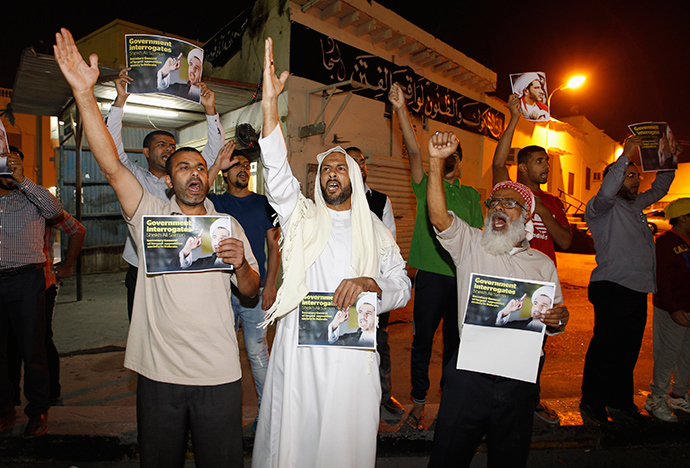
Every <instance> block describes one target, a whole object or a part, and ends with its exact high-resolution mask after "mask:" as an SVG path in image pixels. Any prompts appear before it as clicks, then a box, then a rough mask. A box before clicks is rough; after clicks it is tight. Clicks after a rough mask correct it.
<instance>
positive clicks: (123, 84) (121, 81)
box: [113, 68, 133, 107]
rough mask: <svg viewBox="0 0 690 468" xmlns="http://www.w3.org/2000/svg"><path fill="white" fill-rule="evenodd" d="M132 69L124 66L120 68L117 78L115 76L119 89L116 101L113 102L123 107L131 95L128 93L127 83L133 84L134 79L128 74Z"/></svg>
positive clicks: (117, 88) (116, 87)
mask: <svg viewBox="0 0 690 468" xmlns="http://www.w3.org/2000/svg"><path fill="white" fill-rule="evenodd" d="M130 70H131V68H123V69H122V70H120V73H119V74H118V75H117V78H115V89H116V90H117V98H115V102H114V103H113V105H114V106H115V107H123V106H124V105H125V101H126V100H127V98H128V97H129V94H127V85H128V84H131V83H132V81H133V80H132V78H131V77H130V76H129V75H128V74H127V72H128V71H130Z"/></svg>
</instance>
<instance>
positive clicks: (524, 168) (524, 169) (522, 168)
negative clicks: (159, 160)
mask: <svg viewBox="0 0 690 468" xmlns="http://www.w3.org/2000/svg"><path fill="white" fill-rule="evenodd" d="M147 157H148V156H147ZM518 172H520V174H522V175H523V176H524V175H526V174H527V164H525V163H520V164H518Z"/></svg>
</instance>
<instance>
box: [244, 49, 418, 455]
mask: <svg viewBox="0 0 690 468" xmlns="http://www.w3.org/2000/svg"><path fill="white" fill-rule="evenodd" d="M287 77H288V73H287V72H283V74H282V75H281V76H280V77H277V76H276V75H275V67H274V65H273V51H272V40H271V39H270V38H269V39H267V40H266V57H265V67H264V81H263V82H264V89H263V98H262V104H263V113H264V116H263V117H264V121H263V122H264V123H263V129H262V137H263V138H262V139H261V140H260V141H259V144H260V146H261V151H262V162H263V164H264V167H265V169H264V176H265V180H266V187H267V189H268V193H267V196H268V200H269V202H270V203H271V205H272V206H273V208H274V209H275V211H276V213H277V214H278V217H279V221H280V225H281V227H282V229H283V231H284V243H283V255H282V261H283V278H284V281H283V285H282V287H281V288H280V290H279V292H278V296H277V298H276V302H275V304H274V305H273V307H271V309H269V311H268V312H267V314H268V316H269V321H273V320H275V321H276V322H277V327H276V335H275V340H274V342H273V353H272V355H271V360H270V362H269V368H268V375H267V379H266V387H265V388H264V395H263V398H262V402H261V410H260V413H259V424H258V428H257V433H256V439H255V443H254V455H253V457H252V466H253V467H254V468H258V467H281V468H283V467H293V466H299V467H300V468H302V467H307V468H308V467H322V466H328V465H334V466H338V467H353V468H364V467H373V466H374V464H375V462H376V439H377V432H378V426H379V404H380V401H381V383H380V380H379V373H378V355H377V354H376V353H375V352H373V351H367V350H357V349H344V348H341V347H331V348H329V347H314V348H298V347H297V338H298V328H299V327H298V314H297V306H298V305H299V303H300V301H301V300H302V298H303V297H304V296H305V295H306V294H307V293H308V292H310V291H333V292H334V295H333V303H334V305H335V306H336V307H337V308H338V309H343V308H349V307H350V306H351V305H352V304H354V302H355V300H356V299H357V296H358V295H359V294H360V293H362V292H365V291H372V292H376V293H377V294H378V297H379V307H378V311H379V313H383V312H388V311H390V310H392V309H395V308H398V307H402V306H404V305H405V304H406V303H407V301H408V300H409V299H410V287H411V284H410V280H409V278H408V277H407V274H406V272H405V262H404V260H403V258H402V256H401V255H400V250H399V248H398V246H397V244H395V241H394V240H393V238H392V236H391V235H390V232H389V231H388V229H387V228H386V227H385V226H384V224H383V223H382V222H381V221H380V220H379V219H378V218H377V217H376V215H374V214H373V213H371V211H370V210H369V206H368V204H367V201H366V195H365V192H364V185H363V182H362V175H361V173H360V170H359V167H358V166H357V163H356V162H355V161H354V160H353V159H352V158H351V157H349V156H348V155H347V154H346V153H345V151H344V150H343V149H342V148H334V149H332V150H330V151H328V152H326V153H322V154H320V155H319V157H318V160H319V172H318V174H319V178H320V184H318V185H317V186H316V188H315V190H314V192H315V193H314V199H315V200H316V201H315V202H312V201H311V200H307V199H306V198H305V197H304V196H302V194H301V193H300V186H299V182H298V181H297V179H296V178H295V177H294V176H293V175H292V172H291V170H290V166H289V164H288V161H287V147H286V145H285V140H284V138H283V135H282V131H281V129H280V126H279V125H278V95H279V94H280V92H281V91H282V89H283V86H284V84H285V81H286V80H287Z"/></svg>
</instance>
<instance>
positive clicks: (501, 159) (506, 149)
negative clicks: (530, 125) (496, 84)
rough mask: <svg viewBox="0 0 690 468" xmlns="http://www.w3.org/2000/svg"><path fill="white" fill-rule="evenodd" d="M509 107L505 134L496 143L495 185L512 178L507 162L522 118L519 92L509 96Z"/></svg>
mask: <svg viewBox="0 0 690 468" xmlns="http://www.w3.org/2000/svg"><path fill="white" fill-rule="evenodd" d="M508 109H510V121H509V122H508V126H507V127H506V129H505V131H504V132H503V135H501V138H500V140H498V145H496V151H495V152H494V162H493V184H494V185H496V184H497V183H499V182H503V181H505V180H510V176H509V175H508V168H507V167H506V163H507V162H508V155H509V154H510V145H511V143H512V142H513V135H514V134H515V128H516V127H517V124H518V121H519V120H520V96H518V95H517V94H511V95H510V97H509V98H508Z"/></svg>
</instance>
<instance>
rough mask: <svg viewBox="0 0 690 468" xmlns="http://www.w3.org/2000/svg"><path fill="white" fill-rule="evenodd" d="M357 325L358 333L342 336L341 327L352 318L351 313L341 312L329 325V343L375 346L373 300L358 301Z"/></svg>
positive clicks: (374, 307) (363, 299)
mask: <svg viewBox="0 0 690 468" xmlns="http://www.w3.org/2000/svg"><path fill="white" fill-rule="evenodd" d="M355 309H356V310H357V324H358V325H359V328H358V329H357V331H356V332H353V333H345V334H343V335H341V334H340V331H339V330H340V329H339V326H340V324H341V323H343V322H346V321H347V320H348V319H349V318H350V313H349V311H345V310H339V311H338V312H336V313H335V315H334V316H333V320H332V321H331V323H330V324H329V325H328V330H327V331H328V343H330V344H334V343H337V344H338V345H340V346H352V345H355V346H374V344H375V343H376V306H375V305H374V304H372V300H371V299H369V298H367V297H363V298H361V299H360V300H359V301H357V307H355Z"/></svg>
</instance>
